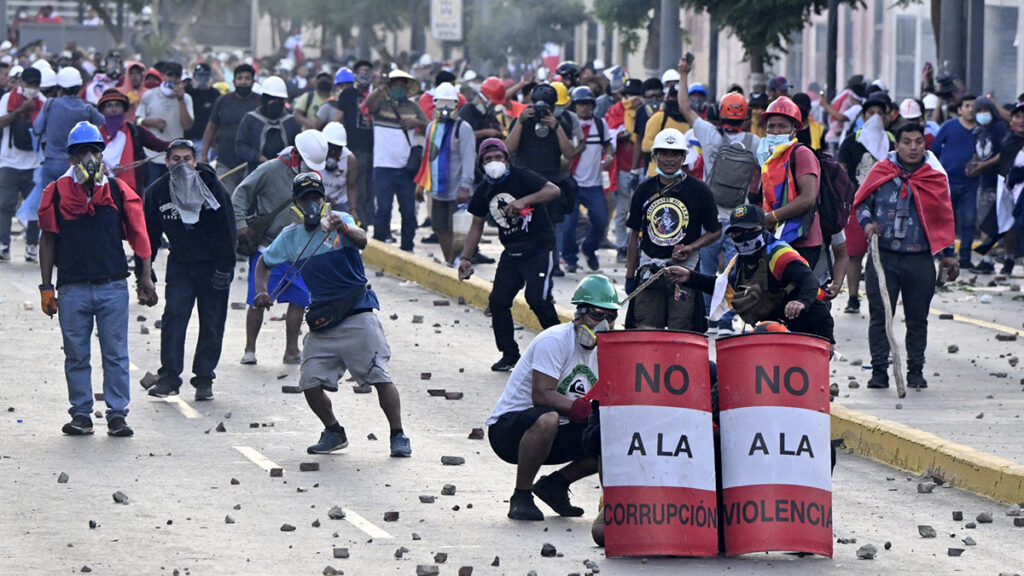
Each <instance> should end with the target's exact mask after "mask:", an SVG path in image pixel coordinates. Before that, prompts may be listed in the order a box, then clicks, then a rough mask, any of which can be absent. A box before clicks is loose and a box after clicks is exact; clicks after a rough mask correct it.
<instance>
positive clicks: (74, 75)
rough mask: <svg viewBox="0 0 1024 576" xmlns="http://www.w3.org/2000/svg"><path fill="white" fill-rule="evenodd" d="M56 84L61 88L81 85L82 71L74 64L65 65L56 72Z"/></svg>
mask: <svg viewBox="0 0 1024 576" xmlns="http://www.w3.org/2000/svg"><path fill="white" fill-rule="evenodd" d="M57 84H59V85H60V87H61V88H74V87H75V86H81V85H82V73H81V72H79V71H78V68H75V67H74V66H65V67H64V68H61V69H60V72H57Z"/></svg>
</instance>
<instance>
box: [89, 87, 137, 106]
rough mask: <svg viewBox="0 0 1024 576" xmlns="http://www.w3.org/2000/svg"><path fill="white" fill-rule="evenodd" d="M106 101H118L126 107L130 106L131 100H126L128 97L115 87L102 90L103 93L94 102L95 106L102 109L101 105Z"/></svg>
mask: <svg viewBox="0 0 1024 576" xmlns="http://www.w3.org/2000/svg"><path fill="white" fill-rule="evenodd" d="M107 102H120V103H121V104H124V107H125V108H126V109H127V108H128V107H130V106H131V102H129V101H128V97H127V96H125V95H124V94H122V93H121V91H120V90H118V89H117V88H107V89H106V90H104V91H103V95H102V96H100V101H99V102H97V103H96V107H97V108H100V109H102V108H103V105H104V104H106V103H107Z"/></svg>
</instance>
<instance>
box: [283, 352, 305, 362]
mask: <svg viewBox="0 0 1024 576" xmlns="http://www.w3.org/2000/svg"><path fill="white" fill-rule="evenodd" d="M281 363H282V364H302V354H285V355H284V358H281Z"/></svg>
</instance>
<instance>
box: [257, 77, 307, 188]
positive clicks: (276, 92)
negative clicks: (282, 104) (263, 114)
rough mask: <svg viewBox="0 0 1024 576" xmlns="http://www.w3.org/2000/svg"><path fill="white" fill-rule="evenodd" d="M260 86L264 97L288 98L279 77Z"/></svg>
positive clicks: (282, 81) (271, 78)
mask: <svg viewBox="0 0 1024 576" xmlns="http://www.w3.org/2000/svg"><path fill="white" fill-rule="evenodd" d="M261 86H262V87H263V94H264V95H266V96H273V97H274V98H287V97H288V87H287V86H285V85H284V80H282V79H281V77H280V76H271V77H270V78H267V79H266V80H264V81H263V84H262V85H261ZM318 170H319V168H318Z"/></svg>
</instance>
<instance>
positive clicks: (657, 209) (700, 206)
mask: <svg viewBox="0 0 1024 576" xmlns="http://www.w3.org/2000/svg"><path fill="white" fill-rule="evenodd" d="M663 189H664V186H662V184H661V178H659V177H654V178H648V179H647V180H646V181H645V182H644V183H643V184H641V185H640V187H639V188H637V190H636V192H635V193H634V194H633V200H632V202H631V203H630V205H629V216H627V217H626V226H627V227H628V228H629V229H630V230H637V231H639V232H640V250H641V251H642V252H643V253H644V254H647V255H648V256H650V257H651V258H658V259H661V260H667V259H669V258H671V257H672V247H673V246H675V245H676V244H691V243H693V242H695V241H696V240H697V238H700V236H701V234H702V232H701V228H703V229H704V230H705V231H707V232H716V231H718V230H720V229H721V228H722V224H721V223H720V222H719V221H718V207H717V205H716V204H715V197H714V195H712V194H711V190H710V189H709V188H708V187H707V186H706V185H705V184H704V183H703V182H701V181H700V180H697V179H696V178H691V177H689V176H687V177H684V178H683V181H682V182H681V183H680V184H679V185H678V186H675V187H674V188H672V190H671V191H670V192H669V193H666V194H662V193H661V191H662V190H663Z"/></svg>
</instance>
